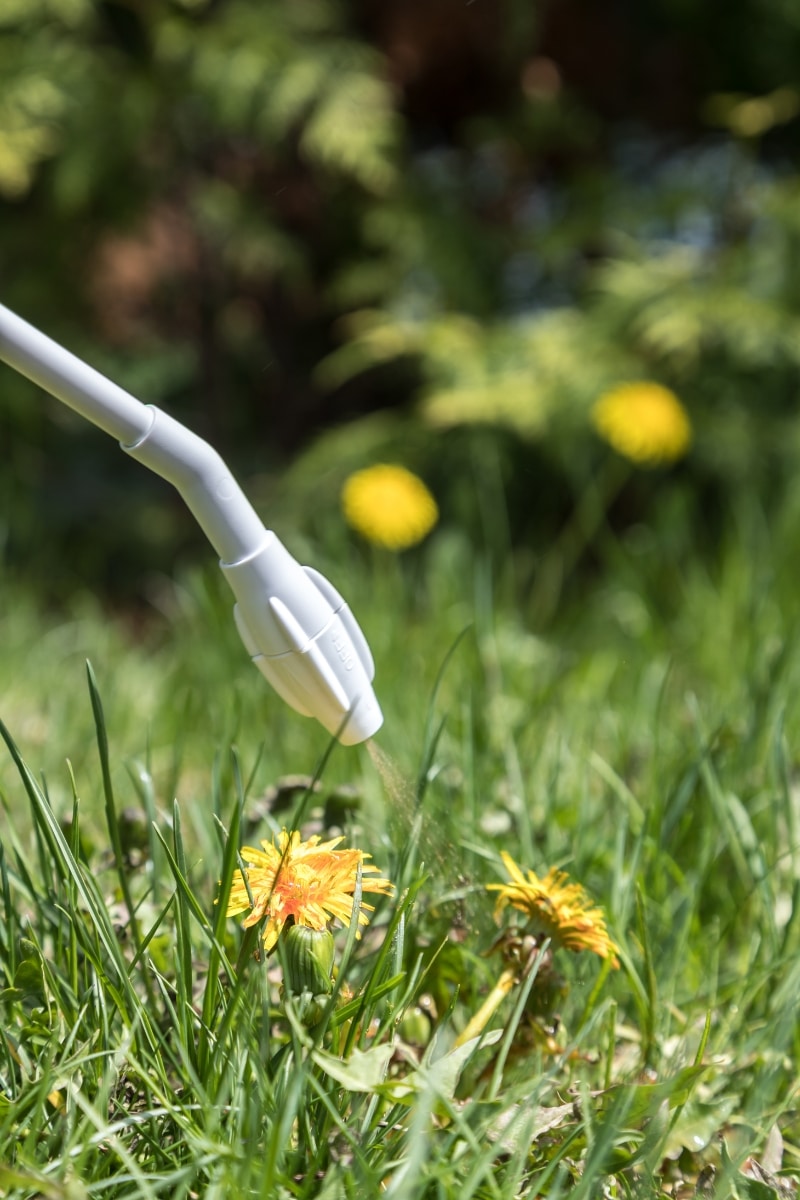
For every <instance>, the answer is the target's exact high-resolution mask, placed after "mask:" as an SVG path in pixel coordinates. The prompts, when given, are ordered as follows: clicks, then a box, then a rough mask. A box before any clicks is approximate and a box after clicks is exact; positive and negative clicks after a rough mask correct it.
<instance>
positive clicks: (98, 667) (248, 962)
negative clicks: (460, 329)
mask: <svg viewBox="0 0 800 1200" xmlns="http://www.w3.org/2000/svg"><path fill="white" fill-rule="evenodd" d="M654 511H655V514H656V515H655V516H653V517H652V518H651V519H650V523H649V524H647V525H639V526H636V527H632V528H631V529H629V530H627V531H626V530H617V531H615V532H613V533H612V531H611V530H610V529H608V528H605V531H604V534H603V537H602V538H599V539H598V540H597V543H596V547H595V550H596V553H595V555H594V557H593V558H590V560H588V561H586V562H583V563H582V565H580V566H579V567H578V568H577V569H578V571H579V577H577V578H573V579H572V580H571V581H570V579H567V580H566V581H565V583H564V585H563V589H562V591H561V593H560V603H559V604H557V605H556V606H555V609H554V611H555V615H554V616H552V617H551V618H549V619H548V620H546V621H537V618H536V612H538V611H540V609H539V608H537V601H538V600H540V599H541V597H539V596H537V589H536V576H535V573H534V574H533V575H532V576H531V575H530V574H529V573H526V572H525V570H523V569H522V567H521V565H520V562H521V560H520V558H519V556H518V555H517V554H516V552H515V551H512V550H509V551H508V552H507V553H502V554H499V555H498V556H497V558H496V561H495V562H493V563H490V561H489V559H488V557H487V555H486V554H485V553H483V552H482V551H480V550H478V549H476V548H475V546H474V543H473V542H472V541H471V540H470V539H469V538H468V537H466V536H465V535H464V534H463V533H462V532H459V530H458V529H457V528H456V527H455V526H452V525H451V526H447V525H445V524H443V525H442V526H441V527H440V528H439V529H437V530H436V531H434V533H433V534H432V536H431V537H430V539H429V540H428V542H427V543H425V544H423V545H422V546H421V547H418V548H416V549H415V550H412V551H410V552H408V553H407V554H406V555H397V556H395V555H390V554H388V553H384V554H381V553H380V552H375V553H374V554H372V555H371V556H370V555H368V554H366V553H362V552H361V548H359V547H356V546H355V545H352V546H350V548H349V551H348V552H347V553H345V554H342V553H341V547H340V546H337V548H336V552H335V553H334V552H333V550H330V551H326V549H325V546H324V545H321V546H317V547H312V548H311V551H310V553H311V554H313V555H314V557H313V559H312V561H314V564H315V565H316V566H318V567H319V569H320V570H322V571H323V572H324V573H325V574H327V575H328V576H329V577H330V578H331V579H332V580H333V581H334V582H335V583H336V585H337V586H338V587H339V588H340V590H342V591H343V592H344V594H345V595H346V597H347V598H348V600H349V601H350V602H351V604H352V607H353V609H354V611H355V612H356V615H357V617H358V619H359V620H360V622H361V624H362V626H363V628H364V630H365V632H366V634H367V637H368V639H369V641H370V644H371V647H372V650H373V653H374V656H375V661H376V666H377V675H376V681H375V683H376V689H377V692H378V695H379V698H380V700H381V703H382V705H383V708H384V712H385V717H386V720H385V725H384V727H383V729H382V730H381V731H380V732H379V733H378V735H377V736H376V738H375V743H374V745H373V746H372V747H369V746H366V747H358V748H350V749H345V748H343V747H341V746H339V745H338V744H335V743H334V744H331V743H330V740H329V738H328V736H327V735H326V734H325V733H324V731H323V730H322V729H321V728H320V727H318V726H316V725H314V724H313V723H312V722H310V721H308V720H305V719H303V718H302V717H299V716H297V715H296V714H294V713H292V712H291V711H290V710H288V709H287V708H286V707H285V706H284V705H283V704H282V702H281V701H280V700H279V699H278V698H277V697H276V696H275V695H273V694H272V693H271V692H270V691H269V689H268V688H267V685H266V684H265V682H264V681H263V679H262V678H261V677H260V676H259V675H258V673H257V672H255V671H254V670H253V669H252V668H251V667H250V666H249V664H248V662H247V659H246V656H245V655H244V653H243V651H242V649H241V646H240V645H239V643H238V640H237V635H236V631H235V629H234V627H233V623H232V621H231V617H230V598H229V597H228V595H227V594H226V591H225V585H224V582H222V581H221V580H219V579H218V578H217V575H216V573H215V572H214V568H213V566H208V569H205V568H204V567H203V568H198V569H195V570H192V571H187V572H185V573H184V574H183V575H182V576H180V577H179V578H178V579H177V581H174V582H171V581H167V580H161V581H160V583H159V593H158V594H159V609H158V612H156V609H155V608H153V610H152V612H151V613H150V615H149V616H148V617H147V618H146V619H143V618H142V617H141V615H137V616H136V617H135V618H134V617H132V616H131V614H130V613H129V612H125V611H122V612H119V611H109V610H108V609H104V608H102V607H101V605H100V603H99V601H97V600H96V599H93V598H92V597H90V596H87V595H83V596H76V597H65V598H64V599H63V602H62V603H61V605H60V606H59V607H58V608H53V607H52V606H50V607H44V606H43V605H42V603H41V602H40V601H38V600H37V599H36V595H35V594H34V593H33V591H32V589H31V588H30V587H29V586H26V585H24V584H23V583H21V582H19V583H17V584H14V583H12V582H7V584H6V585H5V598H6V603H5V604H4V606H3V613H2V617H0V621H2V640H3V646H4V653H3V657H2V662H1V663H0V678H2V697H3V701H2V711H1V712H0V716H1V717H2V720H3V722H4V733H3V736H4V738H5V743H6V745H5V748H4V753H3V759H2V762H0V785H1V786H2V800H3V809H4V812H3V814H2V817H1V818H0V819H2V859H0V871H1V879H2V899H1V900H0V903H2V906H3V919H2V922H1V923H0V968H1V969H2V977H3V991H2V1003H3V1026H4V1037H3V1039H2V1040H0V1163H2V1164H3V1165H2V1166H0V1194H2V1195H5V1196H8V1197H15V1198H16V1197H20V1198H22V1197H33V1196H43V1197H48V1198H49V1197H65V1198H66V1197H69V1198H70V1200H72V1198H78V1197H84V1196H86V1197H88V1196H95V1195H97V1196H100V1195H103V1196H108V1197H113V1198H117V1197H134V1196H137V1197H138V1196H157V1195H158V1196H160V1195H165V1196H166V1195H169V1196H177V1197H191V1196H200V1195H202V1196H208V1197H217V1196H218V1197H230V1196H253V1197H255V1196H262V1197H287V1198H288V1197H298V1198H299V1197H326V1198H329V1200H333V1198H335V1197H336V1198H338V1197H353V1198H360V1197H371V1196H378V1195H386V1196H390V1197H394V1198H400V1197H403V1198H407V1200H410V1198H412V1197H420V1198H422V1197H426V1198H427V1197H437V1198H440V1197H441V1198H445V1197H448V1198H449V1197H453V1198H456V1197H459V1198H461V1197H481V1198H483V1197H498V1198H502V1200H510V1198H511V1197H521V1196H530V1197H533V1196H539V1195H541V1196H547V1197H557V1196H561V1195H566V1194H569V1195H570V1196H576V1197H583V1196H588V1195H591V1196H600V1195H606V1196H617V1195H625V1196H627V1195H637V1196H638V1195H646V1196H650V1195H653V1196H655V1195H669V1196H694V1195H701V1196H704V1197H705V1196H711V1195H714V1196H719V1197H722V1196H727V1195H738V1196H741V1197H747V1198H748V1200H768V1198H769V1197H770V1196H779V1197H780V1196H784V1195H791V1194H793V1193H794V1191H795V1190H796V1179H797V1173H798V1172H800V1127H799V1126H798V1113H797V1078H796V1076H797V1070H796V1061H797V1039H798V1031H797V1002H796V996H797V991H798V986H800V974H799V972H800V968H799V967H798V961H800V960H798V954H797V950H798V940H799V939H800V919H799V918H800V901H799V900H798V897H799V896H800V892H799V891H798V881H799V880H800V846H799V844H798V833H797V829H798V790H797V783H796V778H795V776H796V771H795V765H794V764H795V761H796V756H797V745H798V738H799V737H800V711H798V704H797V683H798V675H799V674H800V654H799V653H798V645H797V639H796V636H795V630H796V625H797V622H796V584H795V582H794V569H793V564H794V562H795V560H796V555H795V554H794V536H793V528H794V522H793V518H792V512H793V506H792V502H791V497H789V498H787V499H786V501H785V503H784V505H783V507H782V508H779V509H778V510H777V511H775V512H773V513H771V514H770V516H769V519H768V518H767V516H766V515H765V514H764V513H763V512H762V510H761V508H760V507H759V505H758V503H757V500H756V498H755V497H752V496H749V497H748V496H744V497H742V498H741V499H740V500H739V501H738V502H736V503H735V504H734V503H731V505H730V510H729V511H728V512H727V513H726V514H725V516H724V520H723V522H722V533H721V536H720V539H719V542H718V545H717V547H716V549H715V551H714V552H713V553H711V552H709V551H708V549H707V548H706V549H701V546H700V541H699V539H698V542H697V544H694V546H693V543H692V538H691V532H689V533H688V534H687V536H685V537H683V538H680V539H674V538H671V537H670V528H669V526H668V520H671V517H668V516H667V515H665V516H664V518H663V520H662V521H660V519H659V517H658V515H657V514H658V509H657V507H656V508H655V510H654ZM673 532H674V531H673ZM684 532H686V531H684ZM287 540H288V539H287ZM687 547H688V548H687ZM86 659H89V660H91V667H90V668H89V671H88V674H87V668H86V665H85V660H86ZM287 777H291V778H287ZM284 828H286V829H288V830H298V831H299V832H300V834H301V836H302V837H303V839H309V838H313V837H315V836H320V837H322V838H334V837H337V836H339V835H343V836H344V839H345V840H344V841H343V842H342V843H341V844H340V847H341V848H342V849H344V848H357V849H358V850H361V851H363V852H364V854H365V855H371V856H372V857H371V859H365V860H364V863H363V865H364V866H366V865H367V864H368V863H372V864H374V865H375V866H376V867H377V868H378V870H379V872H380V874H381V877H385V878H388V879H389V880H391V882H392V884H393V885H394V891H393V893H392V894H391V895H382V894H372V895H369V894H368V892H367V886H368V883H369V880H370V878H373V879H374V878H376V876H374V875H373V876H370V874H369V873H368V872H367V871H366V870H364V871H363V873H361V872H359V873H358V874H357V876H355V877H354V879H353V881H352V886H351V890H352V888H353V887H354V888H355V890H356V899H357V898H358V894H359V891H360V887H361V886H362V885H364V889H365V890H364V892H363V896H362V898H363V899H364V900H369V901H370V902H372V903H373V904H374V905H375V910H374V912H373V913H370V914H369V915H370V922H369V925H368V926H366V927H365V928H364V931H363V936H362V937H360V938H359V939H356V937H355V932H356V930H355V926H350V927H347V926H345V927H341V925H339V926H338V927H337V932H336V936H335V961H336V971H335V973H334V978H333V979H331V977H330V971H329V970H326V971H323V973H322V981H321V983H320V982H318V981H317V982H315V984H314V988H320V989H321V995H320V996H319V997H318V998H317V1000H318V1002H317V1003H315V1004H312V1005H310V1006H309V1004H308V1000H309V995H310V993H309V991H308V988H307V987H306V985H305V983H304V982H303V980H304V979H305V976H303V974H302V972H303V970H305V965H304V964H303V965H302V969H301V976H302V978H301V982H300V983H299V984H297V983H296V982H294V983H293V982H292V981H293V980H295V981H296V979H297V971H298V967H297V962H296V961H295V960H294V958H293V955H294V951H295V946H294V943H292V944H291V945H290V943H289V939H288V937H286V936H285V935H284V936H282V937H281V938H280V939H279V940H278V945H277V948H276V949H275V950H274V951H273V953H272V954H270V955H269V956H267V955H265V954H264V953H263V949H262V950H259V937H258V929H259V926H258V925H256V926H254V927H253V928H251V929H249V930H244V929H243V928H242V916H232V917H226V901H227V896H228V893H229V892H230V889H231V886H232V883H233V882H234V880H235V879H236V878H238V870H239V865H240V864H241V863H242V862H243V861H244V862H246V861H248V860H247V858H245V859H243V860H241V859H237V854H238V852H239V850H240V848H241V847H242V845H255V846H258V844H259V843H260V842H261V841H262V839H263V840H265V841H267V842H268V843H272V840H273V838H277V837H278V835H279V834H280V832H281V830H282V829H284ZM503 852H505V853H506V854H510V855H511V857H512V859H513V860H514V861H515V862H516V863H518V864H519V865H520V866H521V867H522V868H523V869H524V870H525V871H528V870H531V871H534V872H536V876H537V877H538V879H539V881H540V882H541V881H542V880H543V879H544V877H545V876H546V875H547V872H548V871H549V870H550V869H551V868H557V869H559V870H563V871H565V872H566V873H567V874H568V876H569V883H570V884H576V885H580V887H581V888H582V889H585V893H581V894H580V896H579V897H578V900H579V902H580V903H579V907H580V905H581V904H582V905H583V910H582V911H583V912H584V915H585V914H586V913H588V914H589V929H590V932H589V933H588V934H587V933H586V932H585V931H584V934H583V935H582V937H578V948H577V949H575V948H574V946H571V945H570V940H569V937H568V936H567V934H568V929H567V927H568V926H569V921H567V920H566V919H565V920H563V921H561V923H559V921H560V917H564V912H563V911H560V910H559V907H558V905H559V897H560V893H558V891H557V888H556V890H554V887H555V885H554V884H553V880H554V878H555V877H552V876H551V877H549V879H550V893H549V899H548V898H547V896H546V897H545V900H544V901H542V902H541V904H540V905H539V907H538V908H537V909H536V912H537V913H538V916H539V918H540V919H539V920H538V923H537V922H536V921H534V922H533V923H532V924H526V919H527V916H526V913H524V912H522V911H519V910H518V909H517V908H514V907H513V904H512V905H507V906H506V907H505V908H504V909H502V911H499V912H498V911H497V909H496V903H497V898H498V895H500V896H502V895H503V893H498V892H497V891H489V890H487V884H494V885H496V884H501V885H502V884H507V883H508V878H509V877H508V872H507V869H506V866H505V865H504V863H503V860H502V859H501V853H503ZM562 885H563V886H565V887H566V886H568V885H567V883H566V881H562ZM570 895H571V896H572V897H573V899H575V898H576V897H575V894H573V893H570ZM219 900H221V901H222V902H221V903H218V901H219ZM576 902H578V901H577V900H576ZM531 912H533V910H531ZM573 915H574V914H573ZM548 922H549V923H548ZM573 924H574V922H573ZM286 930H287V931H288V926H287V927H286ZM592 931H593V933H592ZM598 931H599V932H598ZM603 932H605V937H606V941H605V942H604V941H603ZM548 934H549V936H548ZM593 937H594V941H593V940H592V938H593ZM581 944H583V948H580V945H581ZM318 961H319V959H318V960H317V962H318ZM616 964H618V966H617V965H616ZM314 969H315V970H316V969H317V968H314ZM284 984H285V985H286V986H282V985H284ZM312 990H313V989H312Z"/></svg>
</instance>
